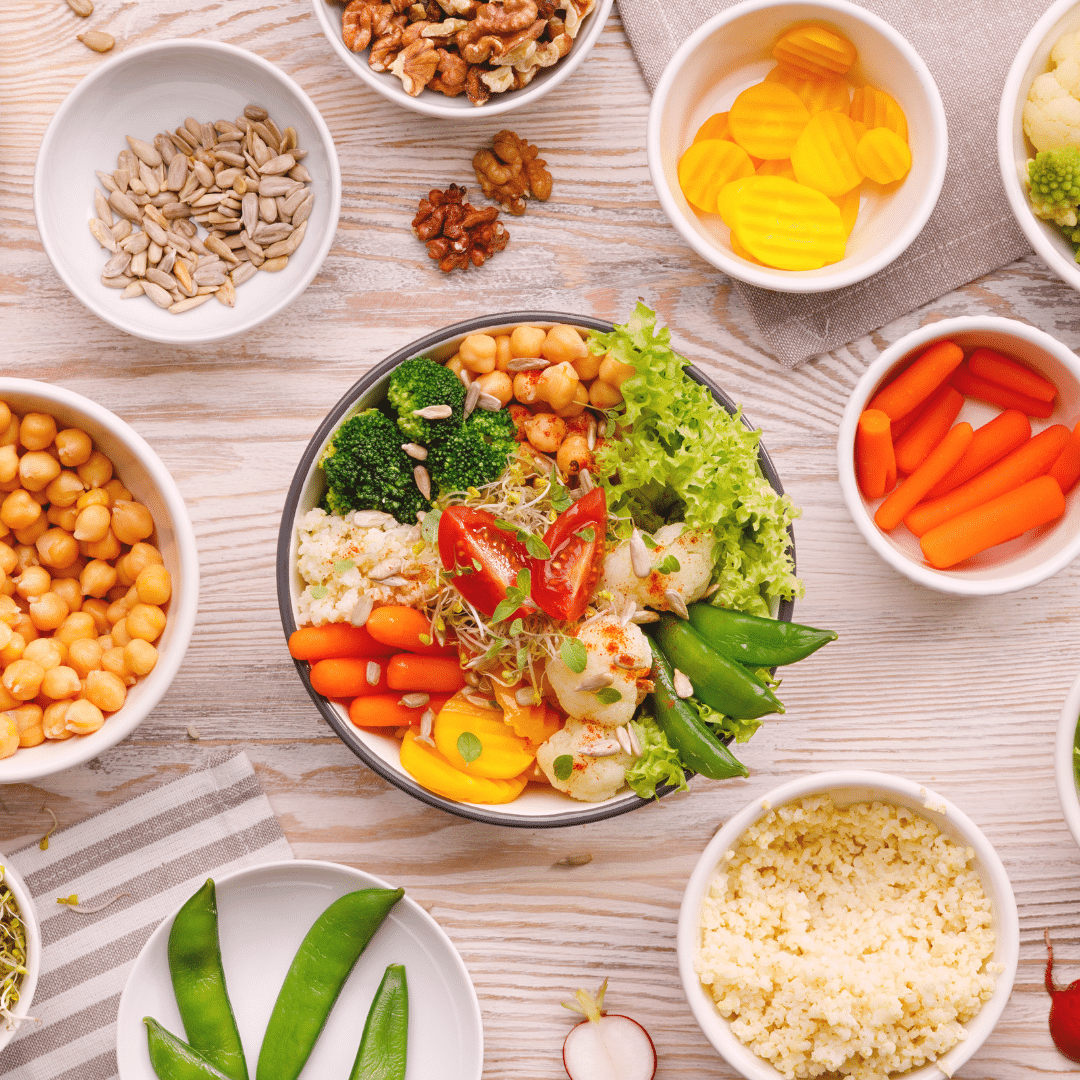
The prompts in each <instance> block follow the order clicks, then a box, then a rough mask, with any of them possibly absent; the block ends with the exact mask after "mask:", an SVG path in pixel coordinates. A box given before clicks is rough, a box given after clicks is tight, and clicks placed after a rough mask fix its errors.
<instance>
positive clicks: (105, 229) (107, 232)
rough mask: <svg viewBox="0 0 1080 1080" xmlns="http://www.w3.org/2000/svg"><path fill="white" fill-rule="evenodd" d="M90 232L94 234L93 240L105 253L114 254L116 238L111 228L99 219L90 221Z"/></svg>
mask: <svg viewBox="0 0 1080 1080" xmlns="http://www.w3.org/2000/svg"><path fill="white" fill-rule="evenodd" d="M90 231H91V232H92V233H93V234H94V239H95V240H96V241H97V242H98V243H99V244H100V245H101V246H102V247H103V248H105V249H106V250H107V251H111V252H112V253H113V254H114V255H115V254H116V238H115V237H114V236H113V234H112V228H111V227H110V225H107V224H106V223H105V222H104V221H102V220H101V218H91V219H90Z"/></svg>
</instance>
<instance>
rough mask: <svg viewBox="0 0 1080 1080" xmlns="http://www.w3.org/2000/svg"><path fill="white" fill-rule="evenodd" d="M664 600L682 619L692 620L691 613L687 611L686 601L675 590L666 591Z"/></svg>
mask: <svg viewBox="0 0 1080 1080" xmlns="http://www.w3.org/2000/svg"><path fill="white" fill-rule="evenodd" d="M664 599H665V600H666V601H667V602H668V607H670V608H671V610H672V611H673V612H675V614H676V615H678V616H679V618H680V619H689V618H690V612H689V611H687V610H686V601H685V600H684V599H683V598H682V596H681V595H680V594H679V593H677V592H676V591H675V590H674V589H665V590H664Z"/></svg>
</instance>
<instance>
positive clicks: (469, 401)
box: [463, 382, 480, 419]
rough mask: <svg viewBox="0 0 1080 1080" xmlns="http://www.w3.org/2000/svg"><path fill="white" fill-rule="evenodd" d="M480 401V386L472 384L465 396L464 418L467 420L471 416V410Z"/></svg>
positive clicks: (476, 383) (475, 383)
mask: <svg viewBox="0 0 1080 1080" xmlns="http://www.w3.org/2000/svg"><path fill="white" fill-rule="evenodd" d="M479 400H480V384H479V383H478V382H474V383H473V384H472V386H470V387H469V390H468V393H466V395H465V406H464V409H463V412H464V415H465V418H466V419H468V418H469V417H470V416H471V415H472V411H473V409H475V408H476V403H477V402H478V401H479Z"/></svg>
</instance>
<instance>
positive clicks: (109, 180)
mask: <svg viewBox="0 0 1080 1080" xmlns="http://www.w3.org/2000/svg"><path fill="white" fill-rule="evenodd" d="M95 175H96V176H97V178H98V180H99V181H100V182H101V186H102V187H103V188H104V189H105V190H106V191H116V190H117V185H116V181H115V180H114V179H113V176H112V174H111V173H107V172H98V173H95Z"/></svg>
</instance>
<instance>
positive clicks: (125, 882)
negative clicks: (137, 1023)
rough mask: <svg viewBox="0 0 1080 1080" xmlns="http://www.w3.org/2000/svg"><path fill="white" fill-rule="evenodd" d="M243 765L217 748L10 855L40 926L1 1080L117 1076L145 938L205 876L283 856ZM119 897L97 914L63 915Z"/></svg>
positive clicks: (1, 1059) (284, 848)
mask: <svg viewBox="0 0 1080 1080" xmlns="http://www.w3.org/2000/svg"><path fill="white" fill-rule="evenodd" d="M291 858H292V850H291V849H290V847H289V842H288V841H287V840H286V839H285V837H284V835H283V834H282V832H281V827H280V826H279V825H278V823H277V819H276V818H275V817H274V813H273V811H272V810H271V809H270V804H269V802H267V799H266V796H265V795H264V794H263V793H262V789H261V788H260V787H259V782H258V780H256V778H255V773H254V771H253V770H252V768H251V763H250V762H249V761H248V759H247V757H246V756H245V755H244V754H242V753H235V752H231V751H217V752H214V753H212V754H210V755H209V757H208V760H207V762H206V764H205V765H204V766H203V767H202V768H201V769H198V770H197V771H194V772H191V773H189V774H188V775H187V776H185V777H183V778H182V779H180V780H174V781H173V782H172V783H170V784H166V785H165V786H164V787H160V788H157V789H155V790H153V791H149V792H147V793H146V794H144V795H139V796H136V797H135V798H134V799H130V800H129V801H128V802H125V803H121V804H120V805H119V806H116V807H113V808H112V809H111V810H106V811H105V812H104V813H102V814H98V815H96V816H95V817H92V818H89V819H88V820H86V821H83V822H81V823H80V824H78V825H73V826H72V827H71V828H68V829H64V830H63V831H62V832H57V833H54V834H53V836H52V837H51V838H50V840H49V847H48V849H47V850H46V851H42V850H41V849H40V848H39V846H38V845H36V844H35V845H33V846H32V847H28V848H24V849H23V850H22V851H17V852H16V853H15V854H14V855H10V856H7V859H8V860H9V861H10V862H11V864H12V865H13V866H14V867H15V868H16V869H17V870H18V871H19V873H20V874H22V876H23V878H24V879H25V881H26V884H27V887H28V888H29V890H30V893H31V894H32V895H33V897H34V901H35V903H36V906H37V911H38V916H39V918H40V920H41V935H42V943H43V945H44V950H43V952H44V963H43V965H42V972H41V978H40V979H39V981H38V987H37V993H36V994H35V996H34V1001H33V1004H32V1006H31V1009H30V1012H31V1015H33V1016H34V1017H36V1018H38V1021H39V1022H38V1023H33V1022H29V1021H28V1022H26V1023H24V1024H23V1026H22V1028H21V1030H20V1031H19V1034H18V1035H17V1036H16V1037H15V1039H14V1040H13V1041H12V1042H11V1043H10V1044H9V1045H8V1046H7V1047H6V1048H5V1049H4V1050H0V1080H115V1078H116V1076H117V1072H116V1012H117V1007H118V1005H119V1003H120V992H121V991H122V990H123V988H124V982H125V980H126V979H127V976H128V972H129V971H130V970H131V966H132V964H133V963H134V960H135V958H136V956H138V954H139V951H140V949H142V947H143V945H144V944H145V943H146V940H147V939H148V938H149V937H150V935H151V933H153V931H154V930H155V929H156V928H157V926H158V924H159V923H160V922H161V920H162V919H164V918H165V917H166V916H167V915H169V914H171V913H172V912H173V911H174V910H175V909H176V908H178V907H179V906H180V905H181V904H182V903H183V902H184V901H185V900H186V899H187V898H188V897H189V896H190V895H191V894H192V893H193V892H194V891H195V889H196V888H198V886H199V885H200V884H202V882H203V881H205V880H206V878H207V877H208V876H214V877H220V876H223V875H224V874H227V873H230V872H231V871H233V870H239V869H240V868H241V867H244V866H251V865H254V864H257V863H263V862H271V861H273V860H275V859H291ZM120 892H123V893H127V895H126V896H123V897H121V898H120V899H119V900H117V901H116V902H115V903H113V904H110V905H109V906H108V907H107V908H105V910H103V911H101V912H99V913H97V914H93V915H92V914H86V913H83V912H78V911H72V910H71V909H69V908H67V907H64V906H62V905H59V904H57V903H56V900H57V897H61V896H70V895H71V894H72V893H76V894H78V897H79V902H80V903H81V904H85V905H87V906H90V907H92V906H94V905H96V904H100V903H102V902H104V901H106V900H108V899H110V898H111V897H113V896H115V895H116V894H117V893H120Z"/></svg>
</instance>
